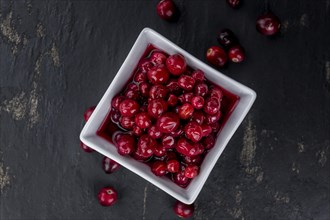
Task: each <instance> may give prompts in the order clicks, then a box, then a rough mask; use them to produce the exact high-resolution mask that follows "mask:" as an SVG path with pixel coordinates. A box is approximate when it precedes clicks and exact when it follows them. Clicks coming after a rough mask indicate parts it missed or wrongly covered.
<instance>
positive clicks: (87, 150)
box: [80, 142, 94, 153]
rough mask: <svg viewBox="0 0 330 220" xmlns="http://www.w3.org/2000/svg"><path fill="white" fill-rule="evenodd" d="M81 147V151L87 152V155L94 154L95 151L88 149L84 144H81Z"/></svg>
mask: <svg viewBox="0 0 330 220" xmlns="http://www.w3.org/2000/svg"><path fill="white" fill-rule="evenodd" d="M80 147H81V149H83V150H84V151H85V152H87V153H91V152H94V149H92V148H90V147H88V146H87V145H86V144H84V143H83V142H80Z"/></svg>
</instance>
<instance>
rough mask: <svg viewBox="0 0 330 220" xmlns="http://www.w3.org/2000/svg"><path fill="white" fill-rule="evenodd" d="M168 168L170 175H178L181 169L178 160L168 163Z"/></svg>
mask: <svg viewBox="0 0 330 220" xmlns="http://www.w3.org/2000/svg"><path fill="white" fill-rule="evenodd" d="M166 167H167V170H168V172H170V173H177V172H179V169H180V163H179V161H178V160H176V159H171V160H168V161H167V162H166Z"/></svg>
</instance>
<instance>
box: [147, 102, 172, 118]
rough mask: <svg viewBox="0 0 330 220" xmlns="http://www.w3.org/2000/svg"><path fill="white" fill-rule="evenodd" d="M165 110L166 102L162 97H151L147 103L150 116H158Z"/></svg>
mask: <svg viewBox="0 0 330 220" xmlns="http://www.w3.org/2000/svg"><path fill="white" fill-rule="evenodd" d="M166 111H167V102H166V101H164V100H163V99H153V100H151V101H150V102H149V104H148V114H149V115H150V116H151V117H154V118H159V117H160V116H161V115H162V114H164V113H165V112H166Z"/></svg>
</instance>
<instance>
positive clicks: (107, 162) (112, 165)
mask: <svg viewBox="0 0 330 220" xmlns="http://www.w3.org/2000/svg"><path fill="white" fill-rule="evenodd" d="M102 167H103V170H104V172H106V173H113V172H115V171H116V170H118V169H119V168H120V165H119V163H117V162H116V161H114V160H112V159H110V158H109V157H103V160H102Z"/></svg>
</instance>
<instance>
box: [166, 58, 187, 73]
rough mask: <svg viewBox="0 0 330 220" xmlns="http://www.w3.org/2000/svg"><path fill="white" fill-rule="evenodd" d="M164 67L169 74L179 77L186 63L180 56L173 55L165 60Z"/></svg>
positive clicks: (184, 69)
mask: <svg viewBox="0 0 330 220" xmlns="http://www.w3.org/2000/svg"><path fill="white" fill-rule="evenodd" d="M166 66H167V69H168V70H169V71H170V73H172V74H173V75H174V76H179V75H181V74H182V73H184V72H185V71H186V67H187V63H186V60H185V58H184V57H183V56H182V55H180V54H174V55H171V56H169V57H168V58H167V60H166Z"/></svg>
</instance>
